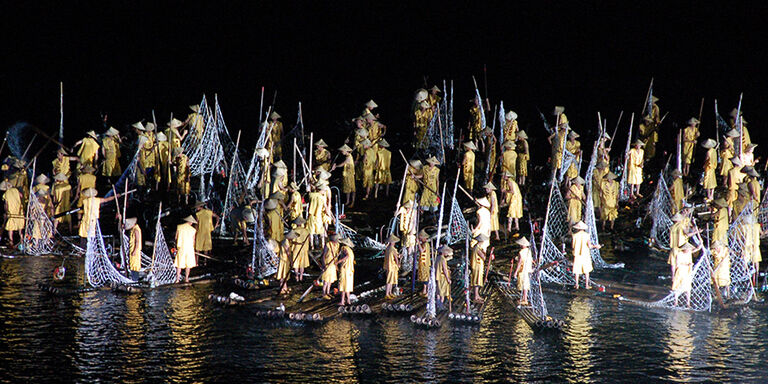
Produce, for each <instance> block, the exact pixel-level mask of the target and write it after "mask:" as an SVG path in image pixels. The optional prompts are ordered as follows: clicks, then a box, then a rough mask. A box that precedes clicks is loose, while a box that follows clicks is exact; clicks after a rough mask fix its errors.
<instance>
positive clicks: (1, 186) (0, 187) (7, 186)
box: [0, 180, 12, 191]
mask: <svg viewBox="0 0 768 384" xmlns="http://www.w3.org/2000/svg"><path fill="white" fill-rule="evenodd" d="M11 187H12V185H11V183H9V182H8V181H7V180H3V182H2V183H0V191H7V190H9V189H10V188H11Z"/></svg>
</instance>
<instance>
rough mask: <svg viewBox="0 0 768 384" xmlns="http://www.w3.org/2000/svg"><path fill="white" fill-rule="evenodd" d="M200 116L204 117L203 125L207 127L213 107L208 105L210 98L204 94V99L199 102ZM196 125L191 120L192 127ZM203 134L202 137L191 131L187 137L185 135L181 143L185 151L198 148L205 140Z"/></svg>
mask: <svg viewBox="0 0 768 384" xmlns="http://www.w3.org/2000/svg"><path fill="white" fill-rule="evenodd" d="M198 107H199V108H198V111H200V112H199V113H198V118H199V119H202V121H203V127H205V124H206V122H207V121H208V117H209V116H210V115H211V109H210V107H208V100H207V99H206V97H205V95H203V99H202V100H201V101H200V104H198ZM194 127H195V122H190V129H192V128H194ZM202 136H203V135H201V137H200V138H198V137H197V135H196V134H195V132H190V133H189V134H188V135H187V136H186V137H184V141H183V142H182V143H181V147H182V148H183V149H184V153H187V154H189V153H191V151H192V150H194V149H196V148H197V147H198V146H199V145H200V144H201V143H203V142H204V140H203V139H202Z"/></svg>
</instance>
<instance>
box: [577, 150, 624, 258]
mask: <svg viewBox="0 0 768 384" xmlns="http://www.w3.org/2000/svg"><path fill="white" fill-rule="evenodd" d="M596 163H597V142H596V143H595V145H594V147H593V148H592V157H591V158H590V160H589V167H587V177H586V181H587V182H586V184H587V199H586V200H587V204H586V206H585V207H584V215H583V216H584V223H586V224H587V227H588V228H587V229H588V230H587V231H588V233H589V241H590V242H592V244H600V240H599V239H598V237H597V220H595V202H594V200H593V198H592V187H593V184H592V179H593V178H594V175H595V165H596ZM589 253H590V255H591V256H592V264H593V266H594V267H595V268H624V263H616V264H610V263H606V262H605V260H603V257H602V256H601V255H600V250H599V249H597V248H590V250H589Z"/></svg>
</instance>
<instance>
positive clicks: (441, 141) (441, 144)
mask: <svg viewBox="0 0 768 384" xmlns="http://www.w3.org/2000/svg"><path fill="white" fill-rule="evenodd" d="M437 127H438V129H440V153H442V155H443V156H442V157H443V158H442V160H443V164H445V146H444V144H443V123H442V121H441V119H440V103H438V104H437Z"/></svg>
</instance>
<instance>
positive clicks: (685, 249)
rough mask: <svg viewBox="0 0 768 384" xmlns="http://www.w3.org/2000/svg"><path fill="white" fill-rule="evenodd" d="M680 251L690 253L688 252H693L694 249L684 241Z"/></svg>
mask: <svg viewBox="0 0 768 384" xmlns="http://www.w3.org/2000/svg"><path fill="white" fill-rule="evenodd" d="M680 249H681V250H683V251H688V252H690V251H693V250H694V249H696V247H694V246H693V245H692V244H691V243H689V242H688V241H686V242H685V243H683V245H681V246H680Z"/></svg>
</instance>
